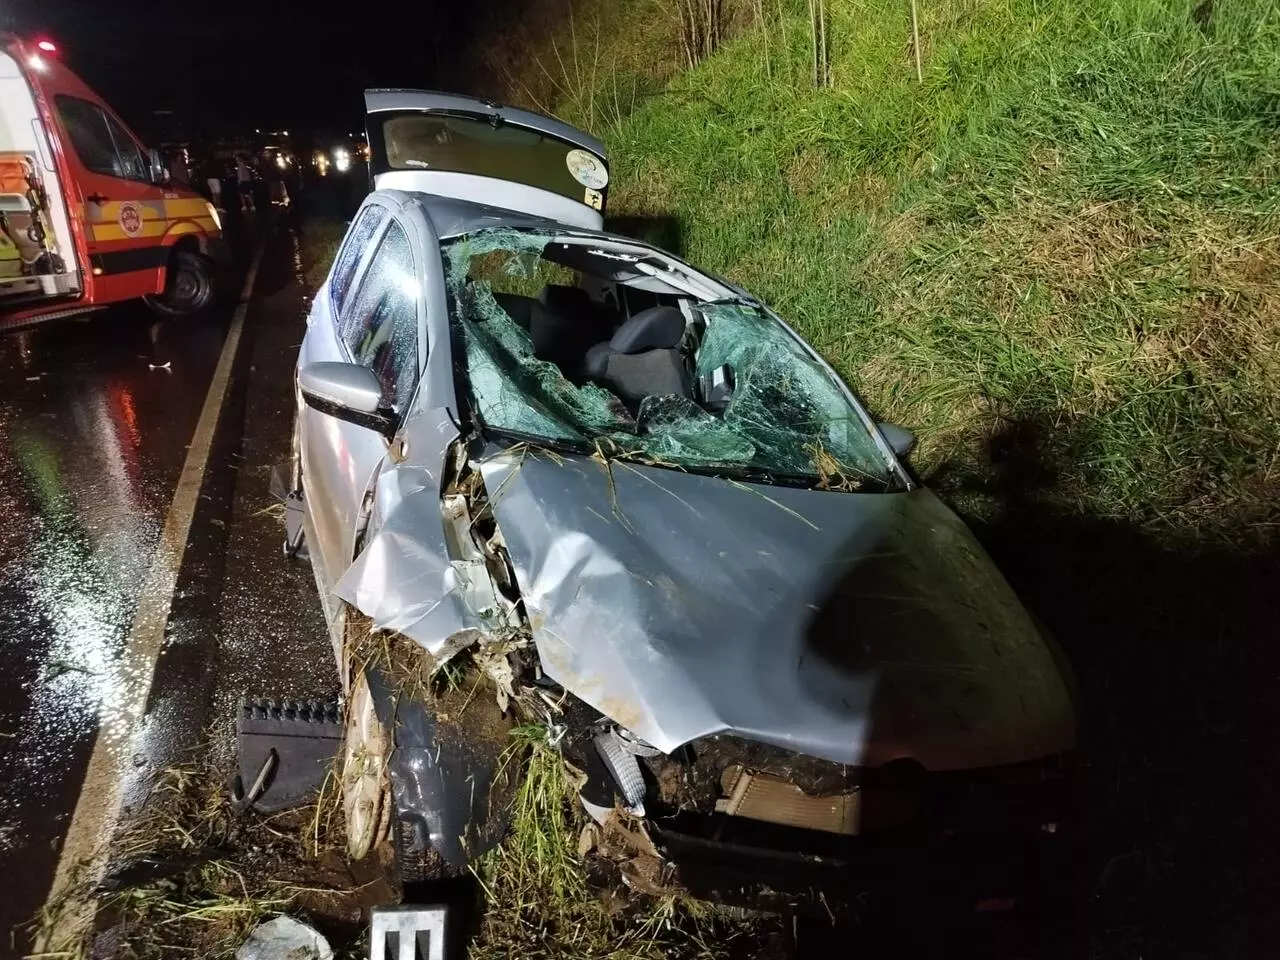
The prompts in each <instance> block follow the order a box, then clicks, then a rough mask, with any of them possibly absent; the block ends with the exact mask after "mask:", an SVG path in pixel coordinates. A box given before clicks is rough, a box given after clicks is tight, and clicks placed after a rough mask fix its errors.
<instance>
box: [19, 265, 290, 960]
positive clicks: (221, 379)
mask: <svg viewBox="0 0 1280 960" xmlns="http://www.w3.org/2000/svg"><path fill="white" fill-rule="evenodd" d="M265 246H266V244H265V241H263V242H260V243H259V244H258V247H257V249H256V250H255V251H254V254H253V260H252V262H251V263H250V264H249V273H248V275H246V277H245V280H244V287H243V289H242V290H241V291H240V303H239V305H238V306H237V307H236V310H235V313H234V314H233V315H232V317H231V326H230V327H229V328H228V329H227V339H226V340H225V341H224V342H223V345H222V354H221V356H219V357H218V366H217V367H216V368H215V369H214V371H213V380H212V381H211V382H210V384H209V392H208V393H207V394H206V395H205V398H204V407H203V408H202V409H201V410H200V419H199V420H198V421H197V422H196V429H195V433H194V434H192V437H191V446H189V447H188V448H187V458H186V460H185V461H184V462H183V464H182V473H181V474H180V475H179V477H178V487H177V489H176V490H175V491H174V494H173V501H172V503H170V504H169V513H168V515H167V516H166V517H165V521H164V530H163V531H162V533H161V535H160V543H159V545H158V546H157V547H156V552H155V555H154V556H153V557H152V560H151V567H150V569H149V570H148V571H147V577H146V579H145V580H144V581H143V584H142V593H141V595H140V596H139V598H138V608H137V611H136V612H135V613H134V616H133V626H132V627H131V628H130V631H129V636H128V639H127V640H126V641H125V646H124V650H123V652H122V653H121V656H120V658H119V660H117V661H116V662H115V664H114V665H113V669H112V672H113V673H114V674H115V678H114V679H115V683H114V684H113V685H112V686H113V688H114V690H115V691H116V695H115V697H113V699H112V701H111V702H109V703H103V704H102V705H101V707H99V711H98V738H97V740H96V741H95V742H94V745H93V754H92V755H91V756H90V757H89V766H88V769H87V770H86V771H85V775H84V783H83V785H82V786H81V788H80V796H79V798H78V799H77V801H76V809H75V813H74V814H73V815H72V817H71V823H70V824H69V825H68V827H67V834H66V837H65V839H64V840H63V842H62V851H61V853H60V855H59V857H58V868H57V871H56V872H55V873H54V877H53V886H52V887H51V888H50V890H49V896H48V897H47V898H46V900H45V905H44V909H43V910H42V912H41V916H42V923H41V928H40V930H39V931H37V934H36V954H35V955H36V956H41V955H43V956H49V955H59V956H61V955H68V953H69V955H71V956H78V955H79V951H78V949H77V945H78V944H80V943H81V941H82V939H83V937H84V935H85V933H86V932H87V931H88V929H89V924H90V923H91V922H92V921H93V902H94V898H93V891H94V889H95V888H96V887H97V885H98V883H99V881H101V879H102V877H103V873H104V871H105V869H106V866H107V858H106V854H107V851H108V846H109V844H110V842H111V837H112V835H113V834H114V832H115V828H116V825H117V824H118V823H119V820H120V810H121V802H122V796H123V794H122V789H123V784H124V779H125V774H126V771H128V770H129V769H131V767H132V761H133V745H134V738H135V734H136V733H137V730H138V723H139V721H140V720H141V719H142V715H143V711H144V710H145V709H146V705H147V698H148V696H149V695H150V693H151V681H152V678H153V677H154V675H155V668H156V660H157V658H158V657H159V656H160V650H161V648H162V647H163V646H164V630H165V625H166V624H167V623H168V620H169V611H170V608H171V607H172V606H173V591H174V589H175V587H176V585H177V580H178V570H179V569H180V568H181V567H182V557H183V554H184V553H185V552H186V548H187V535H188V534H189V533H190V531H191V519H192V517H193V516H194V515H195V511H196V501H197V500H198V498H199V496H200V486H201V484H202V483H203V481H204V474H205V468H206V467H207V466H208V463H209V453H210V450H211V448H212V446H213V435H214V432H215V430H216V429H217V426H218V419H219V417H220V416H221V414H222V406H223V401H224V400H225V399H226V394H227V387H228V386H229V385H230V383H231V368H232V366H233V365H234V363H235V357H236V349H237V347H238V346H239V344H240V334H241V332H242V331H243V329H244V317H245V313H246V312H247V311H248V309H249V298H250V296H251V295H252V293H253V283H254V280H255V279H257V276H258V265H259V264H260V263H261V261H262V252H263V250H264V249H265Z"/></svg>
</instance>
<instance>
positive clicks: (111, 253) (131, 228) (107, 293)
mask: <svg viewBox="0 0 1280 960" xmlns="http://www.w3.org/2000/svg"><path fill="white" fill-rule="evenodd" d="M53 111H54V114H55V115H56V116H57V119H58V123H59V125H60V126H61V127H62V130H63V132H64V133H65V139H66V141H69V142H70V145H71V149H70V150H69V151H68V154H69V156H68V163H69V165H70V167H71V169H72V179H73V180H74V181H75V183H76V187H77V188H78V192H79V194H80V195H79V197H78V198H77V199H78V200H79V202H80V204H81V209H82V210H83V211H84V226H85V241H86V247H87V249H88V254H89V262H90V264H91V265H92V267H93V273H94V276H95V278H96V280H95V283H94V299H95V300H96V301H99V302H103V303H107V302H113V301H117V300H128V299H132V298H134V297H140V296H145V295H147V294H154V293H159V292H160V291H161V290H163V289H164V267H165V264H166V262H167V260H168V250H167V249H166V248H165V247H164V246H163V237H164V233H165V230H166V228H167V225H168V220H167V217H166V213H165V205H164V191H163V190H162V188H161V187H159V186H158V185H156V184H155V183H153V182H152V176H151V164H150V161H149V160H148V157H147V153H146V151H145V150H143V149H142V147H141V146H140V145H139V143H138V141H137V140H136V139H135V138H134V137H133V135H132V134H131V133H130V132H129V131H128V129H127V128H126V127H125V125H124V124H123V123H121V122H120V120H119V119H117V118H116V117H115V116H114V115H113V114H112V113H111V111H110V110H108V109H107V108H106V107H104V106H103V105H102V104H101V103H100V102H99V101H97V100H96V99H95V98H92V97H91V96H89V95H88V91H87V90H86V91H81V92H80V93H79V94H77V93H72V92H57V93H54V95H53Z"/></svg>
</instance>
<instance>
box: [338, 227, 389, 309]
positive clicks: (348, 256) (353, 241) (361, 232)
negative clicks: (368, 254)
mask: <svg viewBox="0 0 1280 960" xmlns="http://www.w3.org/2000/svg"><path fill="white" fill-rule="evenodd" d="M386 217H387V211H386V208H385V207H380V206H377V205H376V204H375V205H370V206H368V207H365V208H364V210H363V211H362V212H361V213H360V216H359V217H357V218H356V222H355V223H354V224H352V226H351V229H350V230H348V231H347V239H346V242H345V243H344V244H343V245H342V250H341V251H340V252H339V253H338V259H337V260H336V261H334V264H333V274H332V276H331V279H330V280H329V299H330V300H332V301H333V311H334V314H335V315H337V314H339V313H341V311H342V304H343V302H344V301H345V300H346V297H347V288H349V287H350V286H351V280H352V278H353V277H354V276H355V273H356V267H358V266H359V265H360V260H361V259H362V257H363V256H364V252H365V250H366V249H367V248H368V246H369V240H370V239H371V238H372V237H373V235H374V234H375V233H377V231H378V227H379V226H381V225H382V221H383V220H385V219H386Z"/></svg>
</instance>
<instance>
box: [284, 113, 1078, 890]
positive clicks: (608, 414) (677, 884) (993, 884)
mask: <svg viewBox="0 0 1280 960" xmlns="http://www.w3.org/2000/svg"><path fill="white" fill-rule="evenodd" d="M368 103H369V107H370V114H369V123H370V144H371V148H372V150H373V157H372V167H373V170H374V172H375V175H376V178H375V187H376V189H375V192H374V193H373V194H372V195H371V196H370V197H369V199H368V200H367V201H366V203H365V204H364V206H363V207H362V209H361V211H360V212H359V214H358V215H357V217H356V218H355V220H354V221H353V223H352V226H351V228H350V231H349V233H348V236H347V238H346V240H345V241H344V243H343V246H342V247H341V249H340V250H339V253H338V256H337V258H336V260H335V263H334V266H333V268H332V271H331V273H330V276H329V278H328V280H327V281H326V283H325V284H324V286H323V288H322V289H321V290H320V291H319V293H318V295H317V297H316V299H315V302H314V305H313V308H312V312H311V316H310V318H309V320H308V331H307V334H306V338H305V340H304V342H303V346H302V350H301V354H300V357H299V362H298V371H297V392H298V417H297V425H296V428H295V452H296V464H295V469H294V477H295V485H296V489H295V491H294V492H293V494H292V497H291V501H292V503H293V505H294V507H295V508H296V509H295V514H296V515H297V517H298V519H299V521H300V522H299V523H298V524H296V525H295V527H296V529H295V530H294V532H293V533H292V534H291V539H290V542H289V543H288V545H287V548H288V549H289V550H290V551H297V550H298V549H300V548H301V547H302V546H303V545H304V544H305V546H306V549H307V552H308V553H309V555H310V558H311V561H312V564H313V567H314V570H315V573H316V578H317V583H318V585H319V588H320V593H321V596H322V598H323V600H324V603H325V609H326V615H327V618H328V620H329V623H330V626H331V632H332V635H333V639H334V645H335V654H336V657H337V661H338V666H339V671H340V674H341V676H342V679H343V684H344V688H345V691H346V695H347V699H348V710H347V743H346V747H345V753H344V756H345V767H344V775H343V789H344V796H345V803H346V811H347V817H348V823H349V828H350V829H349V833H350V836H351V844H352V852H353V853H355V854H357V855H359V854H363V853H366V852H368V851H369V850H370V849H371V848H372V847H373V846H375V845H377V844H379V843H382V842H384V841H386V842H391V841H395V844H396V847H397V850H398V856H399V860H400V862H401V864H402V867H406V868H408V867H409V866H411V865H414V864H418V865H421V864H423V863H424V862H428V861H430V862H433V863H434V864H435V866H436V867H437V868H440V867H442V866H443V867H451V868H455V869H461V868H463V867H465V865H466V864H467V863H468V862H469V861H470V860H471V859H472V858H474V857H475V856H476V855H477V854H478V853H479V852H481V851H483V850H484V849H486V848H488V847H489V846H491V845H492V844H494V843H496V842H497V841H498V840H499V839H500V838H501V835H502V831H503V817H502V811H503V803H504V797H505V796H506V795H507V794H508V793H509V792H510V789H511V786H512V783H513V782H514V779H515V778H516V777H518V775H519V774H518V769H517V765H515V764H511V763H504V762H503V756H504V750H505V749H506V746H507V733H508V731H509V730H510V729H511V728H512V727H514V726H515V725H516V724H521V723H528V722H535V723H539V724H542V725H543V726H544V727H545V729H546V731H547V736H548V738H549V739H551V740H552V741H553V742H554V743H556V744H557V745H558V746H559V748H560V749H561V750H562V752H563V753H564V755H565V757H566V759H567V761H568V762H569V763H570V764H571V765H572V766H573V767H575V768H576V769H577V770H578V771H579V772H580V773H581V777H580V782H581V784H582V786H581V800H582V804H583V807H584V809H585V811H586V812H587V813H588V814H589V815H590V818H591V821H592V822H593V823H594V827H592V828H591V829H590V830H589V831H588V834H587V836H586V838H585V839H586V845H587V846H589V847H593V848H594V856H595V858H596V860H597V862H598V863H601V864H607V865H608V866H609V868H610V869H611V870H617V871H620V872H621V874H622V875H623V877H624V878H625V879H626V880H627V881H628V882H629V883H631V884H632V885H633V886H637V887H639V888H642V889H647V890H653V891H664V890H669V889H673V888H679V889H684V890H689V891H692V892H694V893H696V894H699V895H703V896H714V897H720V898H725V899H731V900H745V901H747V902H750V903H755V904H772V905H777V906H779V907H785V906H788V905H793V904H796V903H799V902H802V901H815V900H816V901H819V902H821V904H822V909H834V908H833V904H838V903H840V902H842V901H851V900H852V899H853V896H852V895H856V894H860V893H862V892H865V891H866V890H867V889H869V888H871V887H883V886H884V885H885V881H886V878H888V877H901V876H904V875H905V874H904V864H907V863H909V862H910V861H911V859H912V858H917V859H919V861H920V862H921V864H924V863H928V864H929V870H928V871H927V873H928V875H929V876H930V877H931V878H932V879H931V880H930V883H935V882H936V883H937V884H939V885H948V884H949V883H950V880H951V879H956V880H957V881H958V880H959V879H960V878H961V877H964V878H967V879H973V871H972V870H971V867H972V866H973V864H974V863H975V862H976V863H981V864H983V868H984V869H983V871H981V873H982V876H981V877H979V882H978V885H977V887H975V888H974V890H975V891H976V895H978V896H980V897H988V898H989V897H996V896H1003V895H1008V894H1009V893H1011V892H1014V891H1013V890H1012V889H1011V887H1013V886H1016V879H1015V878H1014V876H1013V874H1012V873H1009V872H1008V870H1006V868H1011V867H1016V866H1022V867H1025V866H1026V865H1027V863H1028V862H1029V858H1033V857H1035V856H1037V855H1038V853H1039V851H1040V848H1041V847H1042V846H1043V845H1044V844H1045V843H1046V842H1049V841H1050V840H1051V839H1052V837H1053V836H1054V834H1055V833H1056V829H1057V824H1058V823H1059V821H1060V818H1061V817H1062V815H1063V811H1062V809H1061V801H1062V798H1061V796H1060V792H1061V788H1062V787H1063V785H1064V783H1065V779H1064V773H1065V767H1066V764H1067V762H1068V758H1069V756H1070V754H1071V752H1072V750H1073V749H1074V747H1075V721H1074V711H1073V707H1072V704H1071V702H1070V697H1069V694H1068V687H1067V683H1066V681H1065V679H1064V676H1065V670H1066V666H1065V664H1064V663H1062V662H1061V658H1060V657H1059V656H1058V654H1057V651H1056V648H1054V647H1052V646H1051V644H1049V643H1048V642H1047V641H1046V640H1045V638H1043V637H1042V636H1041V635H1040V633H1039V632H1038V631H1037V629H1036V627H1035V625H1034V624H1033V622H1032V620H1031V619H1030V617H1029V616H1028V614H1027V612H1026V611H1025V610H1024V609H1023V608H1022V606H1021V605H1020V603H1019V602H1018V600H1017V598H1016V597H1015V596H1014V594H1013V592H1012V590H1011V589H1010V587H1009V586H1008V584H1007V583H1006V582H1005V581H1004V579H1003V578H1002V577H1001V576H1000V574H999V572H998V571H997V570H996V569H995V567H994V566H993V565H992V563H991V561H990V560H989V559H988V558H987V556H986V555H985V554H984V552H983V551H982V549H981V548H980V546H979V545H978V544H977V542H976V541H975V540H974V538H973V536H972V535H971V534H970V532H969V531H968V530H967V528H966V527H965V526H964V525H963V524H962V523H961V522H960V521H959V519H958V518H956V517H955V516H954V515H953V514H952V513H951V512H950V511H949V510H948V509H947V508H946V507H945V506H944V505H943V504H942V503H941V502H940V501H939V500H938V499H937V498H936V497H935V496H934V495H933V494H932V493H930V492H929V491H928V490H927V489H924V488H923V487H921V486H920V485H919V484H918V483H917V482H916V481H915V480H914V479H913V477H912V475H911V474H910V472H909V471H908V470H907V469H906V468H905V467H904V466H903V463H902V461H901V457H902V456H903V455H905V453H906V450H907V449H908V448H909V442H910V435H909V434H908V433H907V432H906V431H904V430H902V429H900V428H895V427H889V426H882V425H878V424H876V423H875V421H874V420H873V419H872V418H871V417H870V416H869V415H868V413H867V412H866V410H865V409H864V408H863V407H862V406H861V404H860V403H859V402H858V400H857V399H856V397H855V396H854V395H853V393H852V392H851V391H850V390H849V388H848V387H847V386H846V385H845V384H844V383H843V382H842V381H841V380H840V379H839V377H838V376H837V375H836V374H835V373H834V372H833V371H832V370H831V368H830V367H829V366H828V365H827V364H826V363H825V362H824V361H823V360H822V359H821V358H820V357H818V356H817V354H816V353H814V352H813V351H812V350H811V349H810V348H809V347H808V346H807V345H806V344H805V343H804V342H803V341H802V340H801V339H800V338H799V337H798V336H797V335H796V334H795V332H794V331H792V330H791V329H790V328H789V327H788V326H787V325H786V324H785V323H784V322H783V321H782V320H781V319H779V318H778V317H777V316H776V315H774V314H773V313H772V312H771V311H769V310H768V308H767V307H765V306H764V305H763V304H761V303H760V302H759V301H757V300H756V299H755V298H753V297H751V296H750V295H749V294H747V293H746V292H745V291H743V290H741V289H739V288H737V287H735V286H732V285H730V284H728V283H727V282H725V281H723V280H720V279H718V278H716V277H714V276H712V275H709V274H707V273H705V272H702V271H699V270H697V269H695V268H694V267H691V266H690V265H688V264H686V263H684V262H682V261H681V260H679V259H677V258H675V257H673V256H671V255H670V254H667V253H665V252H663V251H661V250H658V249H656V248H654V247H651V246H648V245H646V244H643V243H638V242H636V241H633V240H628V239H625V238H622V237H618V236H613V235H610V234H607V233H605V232H603V231H602V226H603V222H602V219H601V218H602V211H603V207H604V194H605V190H606V188H607V184H608V167H607V162H606V158H605V154H604V150H603V147H602V146H601V145H600V144H599V143H598V142H596V141H595V140H593V139H592V138H590V137H589V136H587V135H586V134H583V133H581V132H580V131H575V130H573V129H572V128H567V127H565V126H564V125H563V124H560V123H558V122H557V121H551V120H547V119H545V118H540V117H536V116H535V115H532V114H526V113H524V112H522V111H513V110H510V109H508V108H501V107H497V106H496V105H493V104H489V103H480V102H477V101H467V100H464V99H462V98H458V97H454V96H451V95H441V94H422V93H412V92H405V91H375V92H372V93H370V94H369V96H368ZM553 161H554V162H553ZM556 164H559V165H560V167H559V168H557V167H556V166H555V165H556ZM486 197H487V198H489V199H490V202H489V203H484V202H481V201H482V200H483V199H484V198H486ZM499 203H500V204H501V205H497V204H499ZM460 664H465V665H466V669H467V671H468V676H469V677H472V678H474V679H473V680H469V681H467V682H466V683H463V684H461V685H460V686H459V685H458V684H456V683H452V682H451V681H450V678H451V677H453V676H454V675H455V673H454V672H455V671H457V670H459V665H460ZM478 689H484V690H485V691H486V693H485V695H483V696H477V695H476V691H477V690H478ZM468 711H470V712H468ZM890 865H892V869H889V866H890ZM951 866H954V868H955V870H954V876H953V874H952V871H951ZM913 882H914V883H916V885H917V886H918V885H919V876H917V877H916V879H915V881H913Z"/></svg>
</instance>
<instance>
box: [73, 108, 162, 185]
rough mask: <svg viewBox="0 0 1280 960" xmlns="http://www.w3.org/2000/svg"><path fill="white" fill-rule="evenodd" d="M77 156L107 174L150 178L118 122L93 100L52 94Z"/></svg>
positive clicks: (139, 152) (91, 166)
mask: <svg viewBox="0 0 1280 960" xmlns="http://www.w3.org/2000/svg"><path fill="white" fill-rule="evenodd" d="M54 102H55V103H56V104H57V106H58V116H59V117H60V118H61V119H62V125H63V126H64V127H66V128H67V135H68V136H69V137H71V144H72V146H74V147H75V150H76V156H78V157H79V158H80V162H81V163H83V164H84V165H85V167H86V168H87V169H88V170H91V171H92V172H94V173H101V174H103V175H104V176H108V177H121V178H123V179H125V180H141V181H143V182H150V180H151V176H150V171H149V169H148V166H147V162H146V159H145V158H144V157H143V155H142V151H141V150H140V149H139V148H138V144H137V142H136V141H135V140H134V139H133V137H131V136H130V135H129V132H128V131H127V130H125V128H124V127H123V126H121V125H120V122H119V121H117V120H116V119H115V117H113V116H111V115H110V114H109V113H107V112H106V111H105V110H103V109H102V108H101V107H100V106H98V105H97V104H96V103H90V102H89V101H88V100H79V99H77V98H76V97H68V96H65V95H59V96H57V97H55V98H54Z"/></svg>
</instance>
